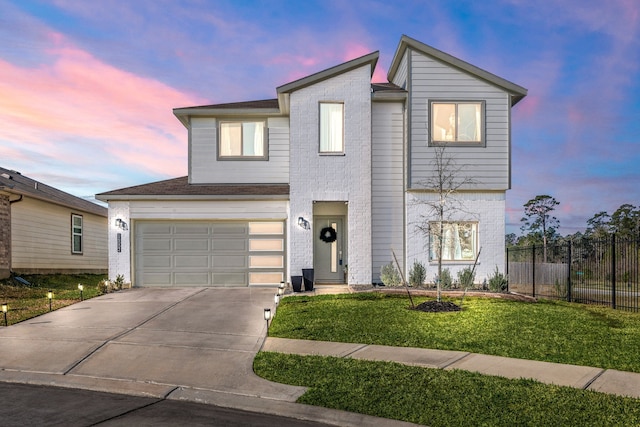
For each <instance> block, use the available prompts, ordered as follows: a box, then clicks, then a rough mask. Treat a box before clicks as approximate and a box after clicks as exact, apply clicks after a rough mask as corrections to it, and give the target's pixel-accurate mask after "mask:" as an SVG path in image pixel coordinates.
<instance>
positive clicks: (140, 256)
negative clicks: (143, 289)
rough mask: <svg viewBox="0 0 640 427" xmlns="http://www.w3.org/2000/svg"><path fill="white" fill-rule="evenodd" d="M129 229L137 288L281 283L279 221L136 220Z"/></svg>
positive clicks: (282, 261) (282, 264)
mask: <svg viewBox="0 0 640 427" xmlns="http://www.w3.org/2000/svg"><path fill="white" fill-rule="evenodd" d="M134 228H135V260H134V268H135V278H136V283H135V285H136V286H248V285H272V284H278V283H280V282H281V281H282V280H284V267H285V254H284V248H285V246H286V244H285V236H284V222H283V221H268V222H261V221H186V220H185V221H182V220H167V221H162V220H158V221H155V220H148V221H147V220H138V221H136V222H135V227H134ZM250 237H251V238H250ZM250 261H251V263H252V264H251V265H250Z"/></svg>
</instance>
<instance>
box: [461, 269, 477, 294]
mask: <svg viewBox="0 0 640 427" xmlns="http://www.w3.org/2000/svg"><path fill="white" fill-rule="evenodd" d="M475 280H476V273H475V272H474V271H473V268H471V267H465V268H463V269H462V270H460V271H458V283H460V286H461V287H462V288H464V289H467V288H471V287H472V286H473V282H474V281H475Z"/></svg>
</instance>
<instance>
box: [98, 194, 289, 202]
mask: <svg viewBox="0 0 640 427" xmlns="http://www.w3.org/2000/svg"><path fill="white" fill-rule="evenodd" d="M96 199H98V200H101V201H103V202H110V201H135V200H176V201H179V200H192V201H194V200H200V201H224V200H289V194H288V193H287V194H268V195H265V194H246V195H231V194H215V195H204V194H134V195H131V194H117V195H108V194H98V195H97V196H96Z"/></svg>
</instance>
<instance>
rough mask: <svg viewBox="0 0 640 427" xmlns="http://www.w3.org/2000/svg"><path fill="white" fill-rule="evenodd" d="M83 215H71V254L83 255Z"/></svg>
mask: <svg viewBox="0 0 640 427" xmlns="http://www.w3.org/2000/svg"><path fill="white" fill-rule="evenodd" d="M82 229H83V227H82V215H76V214H71V253H72V254H78V255H80V254H82Z"/></svg>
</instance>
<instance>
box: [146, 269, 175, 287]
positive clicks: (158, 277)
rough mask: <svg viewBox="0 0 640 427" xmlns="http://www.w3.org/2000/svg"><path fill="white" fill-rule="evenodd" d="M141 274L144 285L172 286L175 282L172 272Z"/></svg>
mask: <svg viewBox="0 0 640 427" xmlns="http://www.w3.org/2000/svg"><path fill="white" fill-rule="evenodd" d="M141 276H142V283H144V286H171V284H172V282H173V277H172V274H171V272H164V273H144V274H142V275H141Z"/></svg>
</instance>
